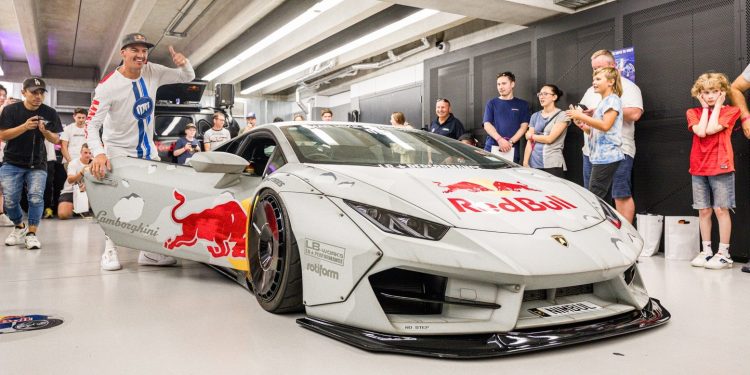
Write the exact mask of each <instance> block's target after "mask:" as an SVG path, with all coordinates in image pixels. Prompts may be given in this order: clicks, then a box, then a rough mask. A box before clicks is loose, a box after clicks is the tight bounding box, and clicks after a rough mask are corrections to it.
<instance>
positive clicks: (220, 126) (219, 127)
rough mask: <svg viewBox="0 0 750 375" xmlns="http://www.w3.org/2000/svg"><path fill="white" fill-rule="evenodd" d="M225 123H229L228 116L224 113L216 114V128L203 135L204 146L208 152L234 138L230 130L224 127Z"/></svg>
mask: <svg viewBox="0 0 750 375" xmlns="http://www.w3.org/2000/svg"><path fill="white" fill-rule="evenodd" d="M225 122H227V116H226V115H225V114H224V112H214V126H213V127H212V128H211V129H208V130H206V131H205V132H204V133H203V144H204V145H205V148H206V151H211V150H213V149H215V148H216V147H217V146H218V145H219V144H220V143H221V142H224V141H226V140H228V139H230V138H232V135H231V134H229V130H228V129H226V128H225V127H224V123H225Z"/></svg>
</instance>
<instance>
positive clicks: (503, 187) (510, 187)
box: [435, 181, 541, 194]
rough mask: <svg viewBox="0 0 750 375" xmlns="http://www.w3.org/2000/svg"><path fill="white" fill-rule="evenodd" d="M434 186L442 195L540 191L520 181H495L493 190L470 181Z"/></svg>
mask: <svg viewBox="0 0 750 375" xmlns="http://www.w3.org/2000/svg"><path fill="white" fill-rule="evenodd" d="M435 184H436V185H437V186H438V187H441V188H444V189H445V190H443V193H444V194H448V193H454V192H456V191H469V192H472V193H479V192H484V191H515V192H521V191H541V190H537V189H532V188H530V187H529V185H526V184H522V183H521V182H520V181H516V183H515V184H514V183H511V182H503V181H495V182H493V183H492V184H491V185H490V186H492V187H493V188H494V190H493V189H490V188H489V187H487V186H485V185H488V184H484V185H483V184H478V183H476V182H470V181H458V182H456V183H453V184H449V185H443V184H442V183H440V182H436V181H435Z"/></svg>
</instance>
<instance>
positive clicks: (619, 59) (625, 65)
mask: <svg viewBox="0 0 750 375" xmlns="http://www.w3.org/2000/svg"><path fill="white" fill-rule="evenodd" d="M612 55H614V56H615V64H617V70H619V71H620V75H622V76H623V77H625V78H627V79H629V80H630V81H631V82H634V83H635V51H634V49H633V47H627V48H623V49H618V50H614V51H612Z"/></svg>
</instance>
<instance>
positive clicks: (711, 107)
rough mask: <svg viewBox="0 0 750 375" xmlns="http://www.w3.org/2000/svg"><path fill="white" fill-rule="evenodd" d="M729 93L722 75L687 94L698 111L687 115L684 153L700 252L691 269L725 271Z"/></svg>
mask: <svg viewBox="0 0 750 375" xmlns="http://www.w3.org/2000/svg"><path fill="white" fill-rule="evenodd" d="M727 92H729V80H727V76H726V75H724V74H722V73H703V74H701V75H700V76H699V77H698V79H697V80H696V81H695V84H694V85H693V88H692V90H690V93H691V94H692V95H693V97H694V98H696V99H698V101H699V102H700V104H701V106H700V107H696V108H691V109H689V110H688V111H687V125H688V129H689V130H690V131H691V132H692V133H693V146H692V148H691V150H690V174H691V175H692V181H693V208H694V209H696V210H698V215H699V218H700V219H699V222H700V231H701V238H702V240H703V242H702V247H701V252H700V253H699V254H698V256H696V257H695V259H693V260H692V262H691V265H692V266H694V267H705V268H708V269H715V270H718V269H723V268H731V267H732V263H734V262H733V261H732V257H731V256H730V254H729V239H730V237H731V234H732V218H731V217H730V216H729V210H730V209H734V208H735V194H734V153H733V151H732V141H731V136H732V128H733V127H734V123H735V122H736V121H737V119H738V118H739V117H740V109H739V108H738V107H734V106H730V105H724V102H725V100H726V98H727ZM712 213H713V214H716V219H717V221H718V222H719V249H718V251H717V252H716V254H715V255H714V253H713V251H712V248H711V215H712Z"/></svg>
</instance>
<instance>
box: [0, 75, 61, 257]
mask: <svg viewBox="0 0 750 375" xmlns="http://www.w3.org/2000/svg"><path fill="white" fill-rule="evenodd" d="M46 92H47V86H46V84H45V83H44V81H43V80H42V79H41V78H29V79H27V80H25V81H23V89H22V90H21V94H22V95H23V98H24V100H23V101H22V102H17V103H13V104H11V105H9V106H7V107H5V108H4V109H3V112H2V114H0V139H2V140H3V141H5V142H7V144H6V146H5V160H4V163H3V166H2V167H0V183H2V186H3V197H4V199H5V210H6V212H7V214H8V217H9V218H10V220H11V221H13V224H14V225H15V228H13V231H12V232H11V233H10V235H9V236H8V238H6V239H5V245H6V246H15V245H21V244H25V245H26V248H27V249H29V250H31V249H41V247H42V244H41V243H40V242H39V239H38V238H37V237H36V231H37V228H38V227H39V222H40V221H41V219H42V211H43V210H44V188H45V186H46V182H47V150H46V147H45V145H44V140H45V139H46V140H48V141H50V142H52V143H54V144H57V143H58V142H59V141H60V137H59V136H58V133H60V132H61V131H62V123H61V122H60V117H59V116H58V115H57V111H55V110H54V109H53V108H51V107H49V106H47V105H45V104H44V103H43V102H44V95H45V93H46ZM24 183H25V184H26V186H27V198H28V201H29V215H28V216H29V220H28V225H26V224H24V222H23V211H21V205H20V202H21V193H22V192H23V186H24Z"/></svg>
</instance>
